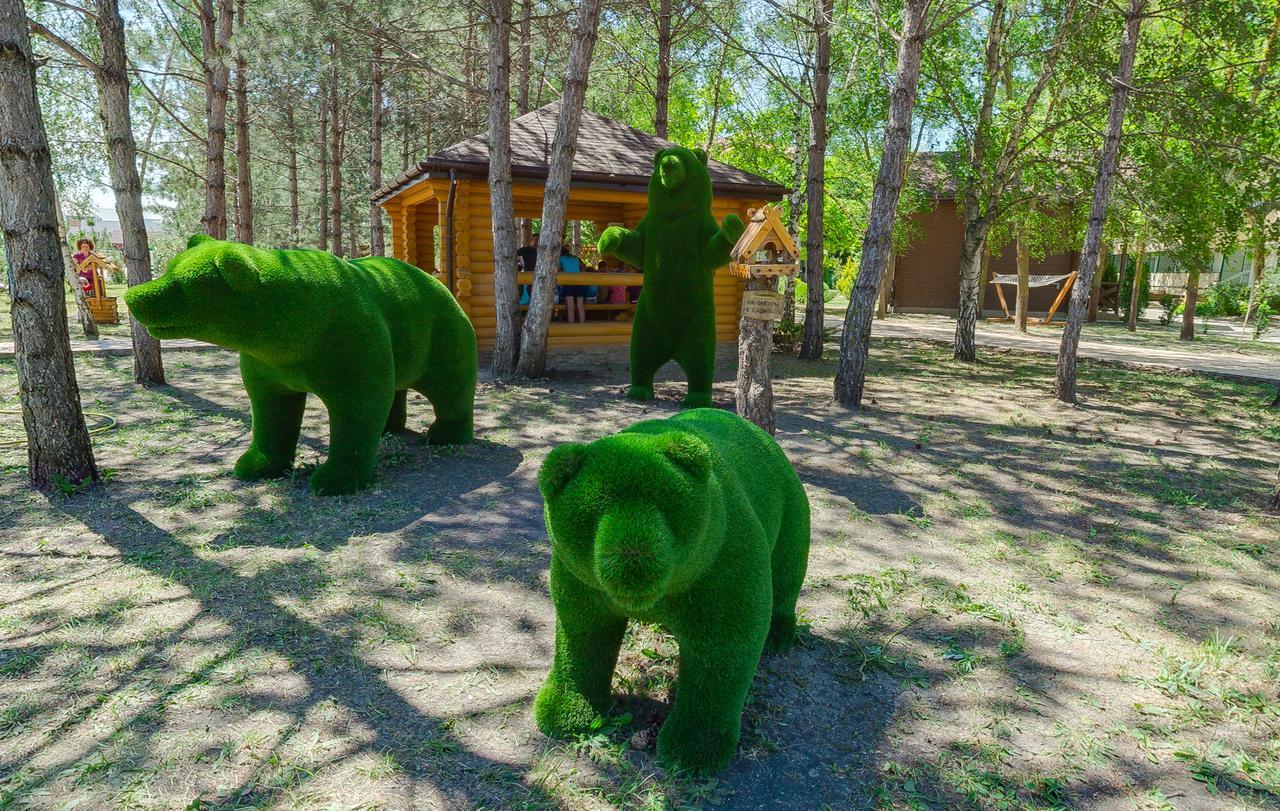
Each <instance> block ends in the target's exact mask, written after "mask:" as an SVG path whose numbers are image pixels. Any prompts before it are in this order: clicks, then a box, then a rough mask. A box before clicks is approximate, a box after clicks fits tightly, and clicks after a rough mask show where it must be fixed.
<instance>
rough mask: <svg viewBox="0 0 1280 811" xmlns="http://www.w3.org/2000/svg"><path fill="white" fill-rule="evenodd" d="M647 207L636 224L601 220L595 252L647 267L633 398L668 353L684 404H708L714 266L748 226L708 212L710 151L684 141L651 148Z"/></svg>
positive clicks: (648, 390) (644, 390)
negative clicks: (680, 377) (683, 385)
mask: <svg viewBox="0 0 1280 811" xmlns="http://www.w3.org/2000/svg"><path fill="white" fill-rule="evenodd" d="M653 168H654V172H653V175H652V176H651V177H650V178H649V208H648V211H646V212H645V215H644V218H643V219H641V220H640V223H639V224H638V225H637V226H636V227H635V229H633V230H627V229H625V228H618V227H616V226H615V227H612V228H606V229H605V232H604V233H603V234H601V235H600V246H599V247H600V253H601V254H602V255H603V254H608V255H612V256H616V257H617V258H618V259H620V260H622V261H623V262H626V263H627V264H628V265H631V266H633V267H638V268H641V269H642V270H643V271H644V287H643V288H642V289H641V291H640V302H639V303H638V304H637V305H636V316H635V321H634V323H633V324H632V328H631V388H630V390H629V391H628V392H627V396H628V397H630V398H631V399H633V400H650V399H652V398H653V377H654V375H655V374H657V372H658V369H660V368H661V367H662V365H663V364H664V363H666V362H667V361H669V360H674V361H675V362H676V363H678V364H680V368H681V369H683V370H684V374H685V378H686V379H687V380H688V381H689V391H688V394H687V395H686V396H685V398H684V405H685V407H687V408H697V407H702V406H709V405H711V384H712V382H713V380H714V378H715V366H716V302H715V279H714V274H715V271H716V270H717V269H718V268H722V267H724V266H725V265H727V264H729V251H730V249H731V248H733V245H734V243H735V242H737V241H738V237H740V236H742V232H743V230H745V226H744V225H743V223H742V219H741V218H740V217H738V215H736V214H730V215H729V216H727V217H725V218H724V222H723V223H717V222H716V219H715V217H713V216H712V214H711V175H710V174H708V173H707V153H705V152H703V151H702V150H701V149H698V150H691V149H685V148H684V147H672V148H671V149H664V150H662V151H661V152H659V153H658V154H657V155H655V156H654V159H653Z"/></svg>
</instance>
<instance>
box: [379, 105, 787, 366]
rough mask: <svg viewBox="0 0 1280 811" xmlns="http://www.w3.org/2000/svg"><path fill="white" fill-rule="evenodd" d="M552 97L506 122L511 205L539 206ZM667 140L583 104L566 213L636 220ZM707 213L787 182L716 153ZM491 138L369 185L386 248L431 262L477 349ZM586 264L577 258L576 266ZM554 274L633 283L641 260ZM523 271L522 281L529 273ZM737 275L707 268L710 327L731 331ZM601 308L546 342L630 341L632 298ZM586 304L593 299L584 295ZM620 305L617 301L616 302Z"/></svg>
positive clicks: (535, 210)
mask: <svg viewBox="0 0 1280 811" xmlns="http://www.w3.org/2000/svg"><path fill="white" fill-rule="evenodd" d="M559 108H560V103H559V102H558V101H556V102H553V103H551V104H548V105H546V106H545V107H542V108H540V109H537V110H534V111H533V112H530V113H526V114H525V115H522V116H520V117H519V118H516V119H515V120H513V121H512V122H511V174H512V180H513V198H514V203H515V216H516V217H520V218H524V217H528V218H534V219H536V218H540V217H541V216H542V193H543V184H544V182H545V181H546V177H547V164H548V159H549V155H550V153H551V143H552V138H553V136H554V134H555V130H556V117H557V115H558V114H559ZM672 146H675V144H673V143H672V142H671V141H667V140H664V139H662V138H658V137H656V136H654V135H650V134H649V133H646V132H642V131H640V130H637V129H635V128H633V127H629V126H627V125H626V124H623V123H621V122H619V121H615V120H613V119H611V118H606V117H605V116H602V115H596V114H594V113H591V112H589V111H585V110H584V111H583V113H582V124H581V129H580V131H579V134H578V149H577V154H576V156H575V158H574V162H573V175H572V179H571V182H570V187H569V208H568V212H567V214H566V220H568V221H574V220H577V221H582V222H592V223H595V225H596V227H597V232H601V231H603V230H604V229H605V227H607V226H609V225H623V226H626V227H629V228H633V227H635V226H636V224H637V223H639V222H640V218H641V217H643V216H644V214H645V210H646V208H647V200H648V188H649V175H650V174H651V173H652V171H653V156H654V155H655V154H656V153H657V152H658V151H659V150H662V149H667V148H669V147H672ZM707 169H708V171H709V172H710V174H711V186H712V191H713V193H714V199H713V201H712V210H713V213H714V214H715V216H716V218H717V219H719V218H721V217H724V216H725V215H726V214H730V213H733V214H738V215H739V216H741V217H742V218H743V219H744V220H746V219H747V218H748V216H749V210H750V209H757V208H760V207H761V206H763V205H764V204H765V203H767V202H770V201H776V200H781V199H782V197H783V196H784V195H785V194H786V191H787V190H786V189H785V188H783V187H782V186H779V185H778V184H776V183H773V182H771V181H769V180H766V179H765V178H762V177H759V176H758V175H753V174H751V173H750V172H745V171H743V170H741V169H738V168H736V167H733V166H729V165H728V164H725V163H721V162H720V161H716V160H712V161H709V162H708V166H707ZM488 175H489V145H488V138H487V136H486V135H484V134H481V135H477V136H475V137H473V138H468V139H467V140H465V141H461V142H459V143H456V144H454V145H453V146H450V147H447V148H445V149H442V150H440V151H439V152H436V153H435V154H433V155H431V156H430V157H428V158H427V159H426V160H423V161H422V162H421V163H419V164H418V165H417V166H416V167H413V168H412V169H410V170H409V171H407V172H405V173H404V174H403V175H401V176H400V177H398V178H396V180H395V181H393V182H392V183H391V184H390V185H388V186H386V187H385V188H383V189H382V190H381V191H379V192H378V193H377V194H376V195H374V198H373V200H374V202H375V203H377V204H379V205H381V206H383V208H384V209H386V211H387V214H388V216H389V217H390V220H391V241H392V253H393V255H394V256H395V257H396V258H398V259H402V260H404V261H406V262H408V263H410V264H413V265H417V266H418V267H420V268H422V269H423V270H426V271H428V272H429V273H433V274H435V276H436V277H437V278H439V279H440V280H441V281H442V282H444V283H445V284H446V285H448V287H449V289H450V290H451V291H453V294H454V295H455V296H456V297H457V299H458V303H459V304H461V305H462V309H463V310H464V311H466V313H467V316H468V317H469V318H470V319H471V323H472V324H473V325H474V326H475V329H476V337H477V339H478V341H479V344H480V347H481V348H482V349H485V348H491V347H492V346H493V334H494V325H495V321H496V316H495V313H494V297H493V230H492V222H491V220H490V209H489V184H488ZM584 270H585V268H584ZM559 275H560V279H559V281H560V282H561V283H563V284H575V285H582V284H588V285H600V286H614V285H626V286H629V287H637V286H643V285H644V276H643V274H641V273H639V272H638V269H629V270H628V272H623V273H583V274H559ZM529 278H530V277H528V276H527V275H522V276H521V277H520V281H521V283H522V284H525V283H527V282H528V281H529ZM744 286H745V282H744V281H743V280H742V279H739V278H736V277H734V276H732V275H731V274H730V273H729V272H728V270H727V269H721V270H719V271H717V272H716V282H715V295H716V337H717V339H718V340H720V341H736V340H737V338H738V317H739V311H740V309H741V299H742V291H743V288H744ZM606 306H608V307H609V308H610V315H609V317H608V318H607V319H603V320H588V321H586V322H581V323H575V324H569V323H564V322H561V321H554V322H552V324H551V332H550V336H549V345H550V346H551V347H553V348H554V347H563V346H595V345H603V344H622V343H629V342H630V340H631V316H632V315H633V313H628V312H626V310H628V309H630V310H634V307H635V305H634V304H626V305H621V306H615V305H606ZM588 307H589V309H590V305H588ZM619 310H621V312H619Z"/></svg>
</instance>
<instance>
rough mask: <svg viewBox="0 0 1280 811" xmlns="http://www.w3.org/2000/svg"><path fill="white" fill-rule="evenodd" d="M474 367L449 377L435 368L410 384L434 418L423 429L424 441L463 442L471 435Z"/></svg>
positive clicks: (447, 443)
mask: <svg viewBox="0 0 1280 811" xmlns="http://www.w3.org/2000/svg"><path fill="white" fill-rule="evenodd" d="M475 374H476V373H475V369H474V367H473V368H472V370H471V374H470V378H469V379H468V378H467V377H466V375H465V374H464V375H462V376H461V377H450V376H449V375H447V374H445V373H443V372H441V371H436V373H435V374H428V375H426V376H424V377H423V378H422V379H421V380H419V381H418V382H417V383H415V384H414V388H415V389H416V390H418V391H420V392H422V394H423V396H425V397H426V398H427V399H428V400H429V401H431V409H432V410H433V411H434V412H435V417H436V418H435V420H434V421H433V422H432V423H431V427H430V428H428V429H427V442H429V443H430V444H432V445H466V444H467V443H469V442H470V441H471V440H472V439H473V438H474V432H475V429H474V425H473V419H474V409H475V396H476V379H475Z"/></svg>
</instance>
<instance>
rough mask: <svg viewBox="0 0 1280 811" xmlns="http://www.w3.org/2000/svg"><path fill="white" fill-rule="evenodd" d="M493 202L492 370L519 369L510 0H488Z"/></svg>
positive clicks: (500, 372)
mask: <svg viewBox="0 0 1280 811" xmlns="http://www.w3.org/2000/svg"><path fill="white" fill-rule="evenodd" d="M488 12H489V208H490V209H491V211H492V217H491V220H492V223H493V300H494V307H495V310H496V312H495V317H496V322H495V325H494V338H493V374H494V376H495V377H506V376H508V375H511V374H512V373H514V372H515V370H516V361H517V360H518V359H519V352H520V347H519V344H518V343H517V341H516V339H517V337H518V335H519V333H518V332H517V330H518V329H519V306H520V294H519V286H518V285H517V284H516V218H515V217H516V215H515V204H514V203H513V201H512V199H511V129H510V120H511V82H510V79H511V1H510V0H489V8H488Z"/></svg>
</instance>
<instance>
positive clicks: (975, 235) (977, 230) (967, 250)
mask: <svg viewBox="0 0 1280 811" xmlns="http://www.w3.org/2000/svg"><path fill="white" fill-rule="evenodd" d="M1005 9H1006V3H1005V2H1004V0H995V2H994V3H993V4H992V7H991V21H990V23H989V25H988V27H987V44H986V51H985V62H984V65H983V72H982V101H981V104H980V105H979V108H978V121H977V126H976V127H975V128H974V135H973V144H972V147H971V149H972V151H971V153H970V155H969V164H970V167H971V171H972V174H973V177H972V178H970V179H969V181H968V182H967V184H966V185H965V189H964V245H963V247H962V249H961V252H960V301H959V304H958V305H957V307H956V336H955V345H954V347H953V354H954V356H955V358H956V359H957V360H962V361H965V362H968V363H972V362H973V361H975V360H977V357H978V339H977V331H978V316H979V315H980V314H981V311H982V284H983V281H984V279H983V278H982V275H983V274H982V253H983V251H984V250H985V249H986V245H987V233H988V232H989V231H990V230H991V211H990V209H991V205H992V203H993V202H994V200H995V199H997V198H998V196H999V194H998V191H999V189H996V188H988V189H986V190H985V193H986V198H985V199H984V197H983V192H984V189H983V187H984V186H991V187H995V186H997V185H1000V184H999V183H998V180H999V179H998V178H992V179H991V180H990V181H989V182H988V180H987V168H986V165H987V145H988V142H989V141H990V138H991V132H990V130H991V120H992V117H993V115H994V112H995V102H996V90H997V89H998V88H999V81H1000V50H1001V48H1002V47H1003V45H1004V36H1005V25H1004V24H1005V19H1004V18H1005Z"/></svg>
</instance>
